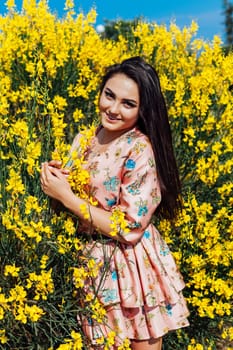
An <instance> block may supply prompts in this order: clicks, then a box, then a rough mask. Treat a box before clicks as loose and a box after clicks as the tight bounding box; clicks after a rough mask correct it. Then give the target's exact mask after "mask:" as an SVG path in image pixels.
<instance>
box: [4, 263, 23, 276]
mask: <svg viewBox="0 0 233 350" xmlns="http://www.w3.org/2000/svg"><path fill="white" fill-rule="evenodd" d="M19 271H20V267H15V264H13V265H5V270H4V275H5V276H8V275H11V276H13V277H18V275H19Z"/></svg>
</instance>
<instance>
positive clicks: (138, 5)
mask: <svg viewBox="0 0 233 350" xmlns="http://www.w3.org/2000/svg"><path fill="white" fill-rule="evenodd" d="M74 2H75V4H76V12H77V13H78V12H79V11H80V10H82V11H83V12H84V13H85V14H86V13H87V12H88V11H89V10H90V9H91V8H92V7H93V6H94V7H95V8H96V10H97V14H98V16H97V23H96V24H97V25H98V24H104V20H105V19H108V20H115V19H125V20H130V19H133V18H135V17H139V16H143V17H144V18H145V19H146V20H147V21H154V22H156V23H158V24H166V25H169V23H170V22H171V21H172V20H173V21H175V22H176V24H177V25H178V26H179V27H180V28H183V27H184V26H189V25H190V23H191V21H192V19H193V20H195V21H197V23H198V25H199V31H198V33H197V37H199V38H202V39H205V40H212V39H213V36H214V35H215V34H217V35H219V36H220V37H221V38H222V40H224V24H223V22H224V15H223V5H222V3H223V1H222V0H194V1H193V0H185V1H184V0H74ZM4 3H5V1H4V0H0V13H2V14H3V13H4V11H5V6H4ZM15 3H16V5H17V9H18V10H19V11H20V10H21V6H22V0H15ZM64 3H65V0H49V1H48V4H49V7H50V10H51V11H52V12H55V13H57V15H58V16H59V17H62V16H63V14H64V12H63V8H64Z"/></svg>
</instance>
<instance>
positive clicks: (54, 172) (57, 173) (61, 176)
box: [46, 164, 64, 179]
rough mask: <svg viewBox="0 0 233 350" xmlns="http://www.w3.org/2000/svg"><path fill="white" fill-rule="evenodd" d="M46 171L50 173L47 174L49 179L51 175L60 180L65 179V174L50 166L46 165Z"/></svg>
mask: <svg viewBox="0 0 233 350" xmlns="http://www.w3.org/2000/svg"><path fill="white" fill-rule="evenodd" d="M46 171H48V173H47V178H48V179H49V175H50V176H51V175H52V176H56V177H57V178H59V179H64V174H63V173H62V172H61V170H60V169H57V168H54V167H51V166H50V165H48V164H47V165H46Z"/></svg>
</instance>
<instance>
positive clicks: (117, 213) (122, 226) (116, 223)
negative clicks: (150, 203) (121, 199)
mask: <svg viewBox="0 0 233 350" xmlns="http://www.w3.org/2000/svg"><path fill="white" fill-rule="evenodd" d="M110 221H111V224H110V228H111V231H110V235H111V236H119V235H123V236H124V235H125V234H127V233H128V232H129V228H128V222H127V221H126V220H125V214H124V213H123V212H122V211H121V210H120V209H119V208H115V209H113V211H112V214H111V216H110Z"/></svg>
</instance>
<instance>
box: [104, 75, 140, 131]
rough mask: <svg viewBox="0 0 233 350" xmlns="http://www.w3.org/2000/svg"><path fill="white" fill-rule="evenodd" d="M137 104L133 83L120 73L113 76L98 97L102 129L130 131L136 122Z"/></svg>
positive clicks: (135, 85) (137, 98) (137, 90)
mask: <svg viewBox="0 0 233 350" xmlns="http://www.w3.org/2000/svg"><path fill="white" fill-rule="evenodd" d="M139 103H140V101H139V89H138V86H137V84H136V83H135V81H134V80H132V79H130V78H129V77H128V76H127V75H125V74H122V73H118V74H115V75H113V76H112V77H111V78H110V79H109V80H107V82H106V84H105V86H104V88H103V91H102V93H101V95H100V101H99V109H100V116H101V123H102V125H103V127H104V128H105V129H106V130H108V131H111V132H114V131H115V132H125V131H127V130H130V129H132V128H133V127H134V126H135V124H136V123H137V120H138V114H139Z"/></svg>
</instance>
